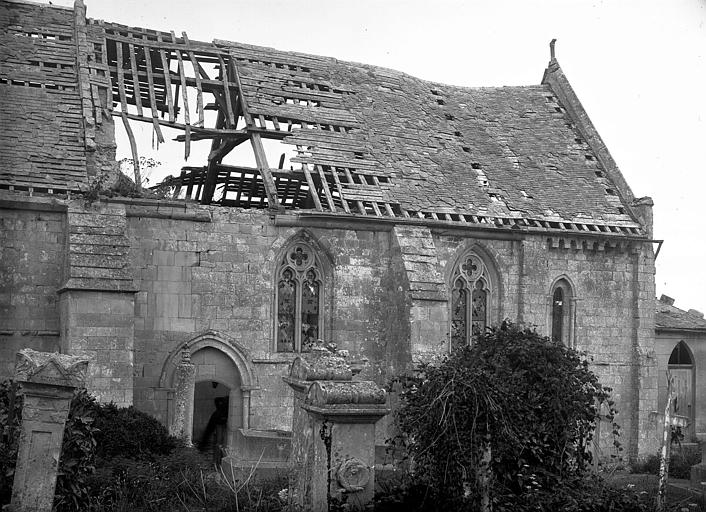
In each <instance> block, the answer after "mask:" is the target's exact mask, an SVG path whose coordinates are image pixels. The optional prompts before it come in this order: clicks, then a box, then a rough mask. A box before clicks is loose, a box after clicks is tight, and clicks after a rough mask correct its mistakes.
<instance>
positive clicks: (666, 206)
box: [53, 0, 706, 311]
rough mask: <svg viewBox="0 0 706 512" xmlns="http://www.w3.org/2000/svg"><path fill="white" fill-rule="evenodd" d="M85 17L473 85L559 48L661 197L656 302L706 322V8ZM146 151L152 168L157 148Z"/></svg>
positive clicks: (295, 9) (388, 7) (368, 0)
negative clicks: (668, 302) (662, 298)
mask: <svg viewBox="0 0 706 512" xmlns="http://www.w3.org/2000/svg"><path fill="white" fill-rule="evenodd" d="M53 3H54V4H61V5H72V3H73V2H72V1H70V0H53ZM86 5H87V8H88V16H89V17H91V18H96V19H104V20H106V21H114V22H119V23H123V24H126V25H131V26H141V27H147V28H153V29H162V30H166V31H170V30H174V31H175V32H176V33H177V34H180V33H181V32H182V31H186V33H187V34H188V35H189V37H190V38H191V39H192V40H201V41H211V40H213V39H216V38H218V39H229V40H232V41H238V42H242V43H249V44H256V45H264V46H272V47H275V48H278V49H281V50H292V51H301V52H307V53H313V54H319V55H329V56H333V57H336V58H339V59H342V60H351V61H356V62H365V63H368V64H375V65H379V66H385V67H389V68H394V69H397V70H400V71H404V72H406V73H409V74H411V75H415V76H417V77H420V78H424V79H429V80H434V81H437V82H444V83H449V84H454V85H461V86H500V85H528V84H538V83H539V82H540V81H541V77H542V72H543V71H544V68H545V67H546V64H547V62H548V60H549V46H548V43H549V41H550V40H551V39H552V38H557V40H558V41H557V46H556V53H557V58H558V60H559V62H560V64H561V66H562V68H563V70H564V72H565V73H566V75H567V77H568V79H569V81H570V82H571V84H572V86H573V88H574V90H575V91H576V93H577V95H578V97H579V99H580V100H581V102H582V103H583V106H584V108H585V109H586V111H587V112H588V114H589V116H590V117H591V120H592V121H593V123H594V124H595V126H596V128H597V129H598V132H599V133H600V134H601V136H602V137H603V139H604V141H605V142H606V144H607V146H608V149H609V150H610V152H611V153H612V155H613V157H614V158H615V160H616V162H617V163H618V166H619V167H620V169H621V171H622V172H623V174H624V175H625V178H626V179H627V181H628V183H629V184H630V186H631V188H632V190H633V192H634V194H635V196H637V197H640V196H651V197H652V198H653V199H654V202H655V207H654V214H655V236H654V237H655V238H656V239H664V240H665V243H664V246H663V247H662V250H661V252H660V254H659V257H658V259H657V277H656V281H657V295H658V296H659V295H660V294H662V293H665V294H667V295H670V296H672V297H674V298H675V299H676V305H677V306H678V307H681V308H682V309H689V308H694V309H698V310H700V311H706V270H704V259H706V226H705V224H704V219H705V218H706V216H705V215H704V209H705V208H706V186H705V185H706V178H705V177H704V175H705V174H706V165H705V162H706V59H705V53H706V0H661V1H654V0H609V1H599V0H592V1H591V0H572V1H566V0H546V1H539V0H494V1H484V2H479V1H468V0H459V1H451V0H436V1H427V2H423V1H419V0H404V1H397V0H389V1H373V0H345V1H343V0H320V1H318V0H317V1H307V0H296V1H295V0H259V1H252V0H249V1H242V0H231V1H209V0H190V1H185V0H139V1H138V0H120V1H117V0H93V1H91V0H87V1H86ZM134 124H138V123H133V125H134ZM116 126H118V127H120V124H119V123H118V124H116ZM118 131H122V128H121V127H120V128H119V129H118ZM118 135H120V134H118ZM123 140H125V139H124V138H123ZM119 144H120V148H119V149H120V150H121V152H122V154H121V155H119V156H129V147H128V145H127V144H126V143H122V144H121V143H119ZM139 149H140V154H145V155H147V156H150V155H151V153H150V150H151V148H150V143H149V139H147V141H146V142H145V143H143V144H142V145H141V147H140V148H139ZM167 153H168V150H167V151H166V152H165V150H164V148H162V149H161V150H160V151H159V152H158V153H156V155H154V157H155V158H156V159H158V160H161V161H167V160H170V159H171V158H172V157H171V156H169V155H168V154H167ZM181 163H183V160H181V162H176V163H174V164H171V163H170V165H172V167H174V166H176V167H177V168H178V166H180V165H181ZM204 163H205V159H201V160H195V159H193V158H191V159H190V160H189V162H188V164H189V165H203V164H204ZM175 170H176V169H174V170H172V169H169V170H168V171H166V172H165V174H169V173H174V171H175Z"/></svg>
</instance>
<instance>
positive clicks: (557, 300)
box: [549, 278, 576, 347]
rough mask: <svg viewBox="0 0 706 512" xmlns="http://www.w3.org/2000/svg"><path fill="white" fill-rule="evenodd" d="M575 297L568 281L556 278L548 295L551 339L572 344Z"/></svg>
mask: <svg viewBox="0 0 706 512" xmlns="http://www.w3.org/2000/svg"><path fill="white" fill-rule="evenodd" d="M575 317H576V299H575V298H574V293H573V289H572V287H571V284H570V283H569V281H568V280H567V279H565V278H561V279H558V280H557V281H556V282H555V283H554V285H553V286H552V289H551V293H550V295H549V331H550V335H551V339H552V341H557V342H559V343H563V344H564V345H566V346H569V347H573V346H574V332H575V325H574V324H575V322H574V319H575Z"/></svg>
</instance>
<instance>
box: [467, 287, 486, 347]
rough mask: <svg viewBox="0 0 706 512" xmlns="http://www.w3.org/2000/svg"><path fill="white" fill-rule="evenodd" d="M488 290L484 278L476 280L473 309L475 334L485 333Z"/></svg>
mask: <svg viewBox="0 0 706 512" xmlns="http://www.w3.org/2000/svg"><path fill="white" fill-rule="evenodd" d="M487 310H488V292H487V290H486V289H485V282H484V281H483V280H482V279H479V280H478V281H476V286H475V289H474V290H473V311H472V313H471V321H472V322H473V336H478V335H480V334H483V333H485V328H486V326H487V321H488V315H487Z"/></svg>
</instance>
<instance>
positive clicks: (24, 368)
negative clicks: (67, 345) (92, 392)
mask: <svg viewBox="0 0 706 512" xmlns="http://www.w3.org/2000/svg"><path fill="white" fill-rule="evenodd" d="M88 361H89V360H88V358H87V357H85V356H72V355H69V354H59V353H58V352H53V353H52V352H38V351H36V350H32V349H31V348H25V349H22V350H20V351H19V352H18V353H17V359H16V360H15V378H16V379H17V380H18V381H21V382H30V383H33V384H48V385H54V386H65V387H80V386H82V385H83V383H84V382H85V380H86V372H87V371H88Z"/></svg>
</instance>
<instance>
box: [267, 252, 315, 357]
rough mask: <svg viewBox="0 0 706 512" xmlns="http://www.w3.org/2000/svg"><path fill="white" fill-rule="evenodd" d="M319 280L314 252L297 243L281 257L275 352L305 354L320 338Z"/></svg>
mask: <svg viewBox="0 0 706 512" xmlns="http://www.w3.org/2000/svg"><path fill="white" fill-rule="evenodd" d="M322 285H323V281H322V277H321V271H320V269H319V268H318V266H317V260H316V257H315V255H314V251H313V250H312V249H311V247H309V246H308V245H307V244H305V243H303V242H300V243H297V244H295V245H294V246H293V247H291V248H290V249H289V250H288V251H287V252H286V253H285V255H284V257H283V259H282V261H281V264H280V268H279V282H278V285H277V301H276V305H277V314H276V316H275V318H276V319H277V326H276V329H275V331H276V343H277V351H278V352H307V351H309V350H311V347H312V345H313V344H314V343H315V342H316V341H317V340H318V339H319V338H320V337H321V329H322V315H321V309H322V294H321V290H322Z"/></svg>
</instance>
